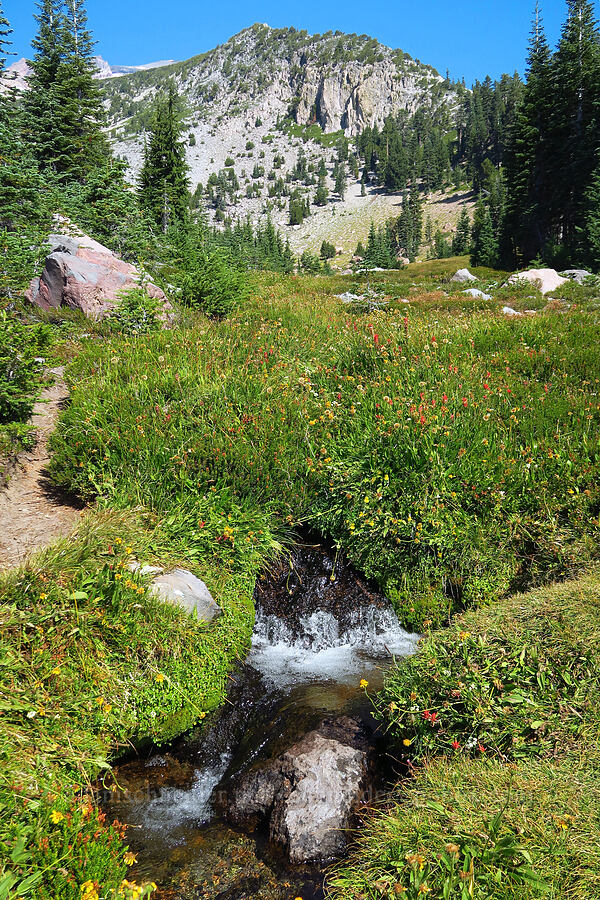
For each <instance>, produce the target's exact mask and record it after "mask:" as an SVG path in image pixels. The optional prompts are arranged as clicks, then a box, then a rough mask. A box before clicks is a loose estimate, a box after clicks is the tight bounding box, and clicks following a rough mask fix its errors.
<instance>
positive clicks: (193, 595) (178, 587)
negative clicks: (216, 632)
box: [150, 569, 221, 622]
mask: <svg viewBox="0 0 600 900" xmlns="http://www.w3.org/2000/svg"><path fill="white" fill-rule="evenodd" d="M150 591H151V593H153V594H154V595H155V596H156V597H159V598H160V599H161V600H164V602H165V603H171V604H172V605H173V606H180V607H181V608H182V609H185V610H186V612H189V613H190V615H193V616H195V617H196V618H197V619H198V621H200V622H212V620H213V619H216V618H217V617H218V616H220V615H221V610H220V608H219V607H218V606H217V604H216V603H215V601H214V600H213V597H212V594H211V593H210V591H209V589H208V588H207V587H206V585H205V584H204V582H203V581H200V579H199V578H196V576H195V575H193V574H192V572H188V571H187V569H173V571H172V572H168V573H167V574H166V575H159V576H158V577H157V578H155V579H154V580H153V582H152V583H151V585H150Z"/></svg>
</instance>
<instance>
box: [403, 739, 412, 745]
mask: <svg viewBox="0 0 600 900" xmlns="http://www.w3.org/2000/svg"><path fill="white" fill-rule="evenodd" d="M402 743H403V744H404V746H405V747H410V745H411V744H412V738H404V740H403V741H402Z"/></svg>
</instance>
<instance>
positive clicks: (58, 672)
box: [52, 666, 60, 675]
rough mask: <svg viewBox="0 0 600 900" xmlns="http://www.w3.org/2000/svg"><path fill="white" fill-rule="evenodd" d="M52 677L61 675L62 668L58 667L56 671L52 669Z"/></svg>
mask: <svg viewBox="0 0 600 900" xmlns="http://www.w3.org/2000/svg"><path fill="white" fill-rule="evenodd" d="M52 675H60V666H57V667H56V668H55V669H52Z"/></svg>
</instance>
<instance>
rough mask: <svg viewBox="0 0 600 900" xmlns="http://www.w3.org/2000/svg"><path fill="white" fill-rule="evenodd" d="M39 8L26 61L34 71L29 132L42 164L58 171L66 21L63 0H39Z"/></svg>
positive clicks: (28, 106) (26, 103)
mask: <svg viewBox="0 0 600 900" xmlns="http://www.w3.org/2000/svg"><path fill="white" fill-rule="evenodd" d="M37 9H38V12H37V13H36V14H35V15H34V19H35V21H36V22H37V34H36V36H35V38H34V39H33V40H32V42H31V46H32V47H33V50H34V51H35V52H34V55H33V58H32V59H30V60H28V61H27V62H28V64H29V67H30V69H31V73H30V75H29V77H28V85H29V90H28V91H27V92H26V93H25V97H24V107H25V115H26V122H27V135H28V139H29V141H30V143H31V146H32V147H33V150H34V153H35V156H36V158H37V160H38V162H39V164H40V166H41V167H42V168H44V169H48V170H51V171H55V170H56V166H55V159H56V155H57V152H58V144H59V134H58V124H57V123H58V118H59V110H58V106H59V99H58V72H59V69H60V66H61V63H62V62H63V59H64V54H65V45H64V38H65V23H64V15H63V11H62V3H61V2H60V0H39V2H38V4H37Z"/></svg>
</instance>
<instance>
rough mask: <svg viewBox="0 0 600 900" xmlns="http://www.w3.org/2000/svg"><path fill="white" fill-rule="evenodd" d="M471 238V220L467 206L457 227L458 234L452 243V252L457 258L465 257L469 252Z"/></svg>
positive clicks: (461, 213)
mask: <svg viewBox="0 0 600 900" xmlns="http://www.w3.org/2000/svg"><path fill="white" fill-rule="evenodd" d="M470 236H471V219H470V218H469V212H468V210H467V207H466V206H463V208H462V210H461V212H460V218H459V220H458V224H457V226H456V234H455V235H454V240H453V241H452V252H453V254H454V255H455V256H463V254H465V253H467V252H468V250H469V239H470Z"/></svg>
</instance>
